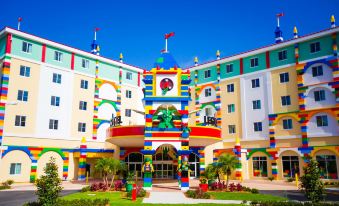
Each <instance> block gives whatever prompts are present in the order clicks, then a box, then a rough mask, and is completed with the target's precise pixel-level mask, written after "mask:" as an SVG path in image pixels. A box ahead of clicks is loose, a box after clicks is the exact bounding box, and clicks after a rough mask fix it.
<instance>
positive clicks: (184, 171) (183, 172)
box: [179, 156, 190, 178]
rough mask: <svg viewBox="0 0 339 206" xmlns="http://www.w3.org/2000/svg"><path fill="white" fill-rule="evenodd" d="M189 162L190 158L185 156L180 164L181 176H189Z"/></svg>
mask: <svg viewBox="0 0 339 206" xmlns="http://www.w3.org/2000/svg"><path fill="white" fill-rule="evenodd" d="M189 170H190V169H189V164H188V158H187V156H185V157H184V158H183V160H182V162H181V164H180V165H179V172H180V173H181V178H188V173H189Z"/></svg>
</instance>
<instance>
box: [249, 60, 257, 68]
mask: <svg viewBox="0 0 339 206" xmlns="http://www.w3.org/2000/svg"><path fill="white" fill-rule="evenodd" d="M258 65H259V62H258V58H252V59H251V66H250V67H257V66H258Z"/></svg>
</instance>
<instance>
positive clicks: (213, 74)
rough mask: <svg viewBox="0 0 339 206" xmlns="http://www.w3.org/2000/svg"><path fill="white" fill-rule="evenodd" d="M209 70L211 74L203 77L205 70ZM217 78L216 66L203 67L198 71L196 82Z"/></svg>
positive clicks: (200, 82) (201, 82)
mask: <svg viewBox="0 0 339 206" xmlns="http://www.w3.org/2000/svg"><path fill="white" fill-rule="evenodd" d="M209 69H210V70H211V76H210V77H209V78H205V71H206V70H209ZM215 80H217V67H216V66H212V67H208V68H204V69H201V70H199V71H198V84H203V83H206V82H211V81H215Z"/></svg>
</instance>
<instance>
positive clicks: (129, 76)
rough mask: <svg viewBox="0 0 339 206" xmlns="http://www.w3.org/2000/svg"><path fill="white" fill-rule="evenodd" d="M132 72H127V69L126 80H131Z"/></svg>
mask: <svg viewBox="0 0 339 206" xmlns="http://www.w3.org/2000/svg"><path fill="white" fill-rule="evenodd" d="M132 76H133V73H132V72H129V71H126V79H127V80H132V79H133V77H132Z"/></svg>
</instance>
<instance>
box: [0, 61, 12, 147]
mask: <svg viewBox="0 0 339 206" xmlns="http://www.w3.org/2000/svg"><path fill="white" fill-rule="evenodd" d="M10 70H11V57H9V56H5V57H4V61H3V65H2V77H1V82H2V84H1V91H0V146H1V145H2V142H3V130H4V121H5V109H6V103H7V93H8V83H9V74H10Z"/></svg>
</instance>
